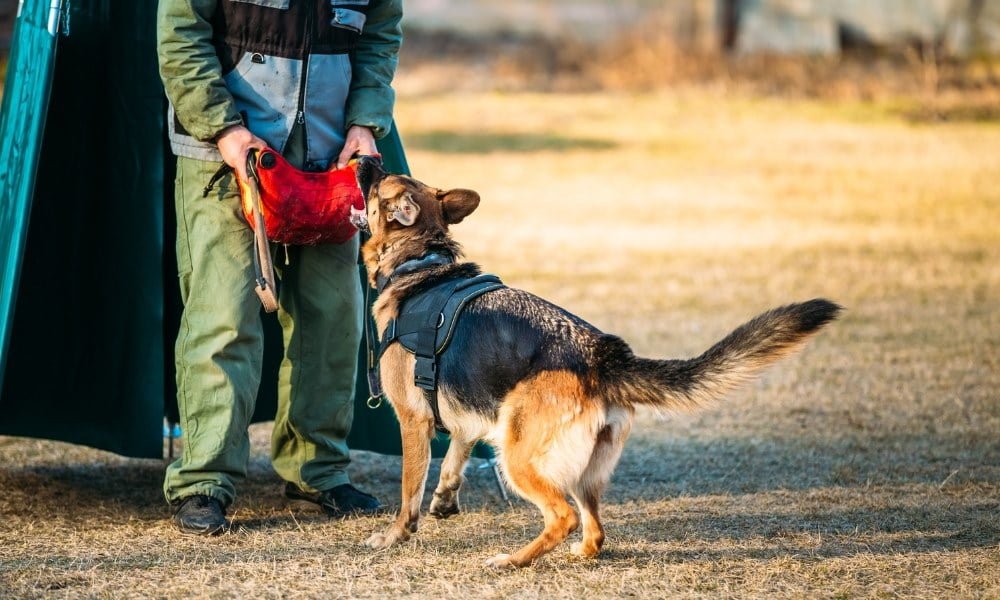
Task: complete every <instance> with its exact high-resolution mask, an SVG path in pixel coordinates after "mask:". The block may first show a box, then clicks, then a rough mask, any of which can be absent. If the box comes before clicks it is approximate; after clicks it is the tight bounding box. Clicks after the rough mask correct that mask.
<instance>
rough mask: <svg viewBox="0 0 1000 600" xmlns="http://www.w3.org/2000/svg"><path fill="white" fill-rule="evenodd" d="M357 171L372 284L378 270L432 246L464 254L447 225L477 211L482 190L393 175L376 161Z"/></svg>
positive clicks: (387, 270) (385, 272) (388, 268)
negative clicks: (439, 186) (440, 185)
mask: <svg viewBox="0 0 1000 600" xmlns="http://www.w3.org/2000/svg"><path fill="white" fill-rule="evenodd" d="M357 176H358V185H359V186H360V187H361V191H362V193H363V194H364V196H365V204H366V217H367V223H366V224H367V227H368V231H369V233H371V237H370V238H369V239H368V241H367V242H365V245H364V248H363V249H362V253H363V256H364V261H365V267H367V269H368V276H369V282H370V283H371V284H372V285H374V282H375V278H376V273H378V272H379V271H382V274H383V275H388V273H391V272H392V269H394V268H395V267H397V266H399V264H402V262H404V261H406V260H409V259H412V258H416V257H419V256H421V255H422V254H424V253H425V252H426V251H428V250H429V249H431V248H433V249H434V251H436V252H441V251H443V252H446V253H448V254H451V255H452V256H453V257H455V258H458V257H459V256H460V255H461V249H460V247H459V245H458V244H457V243H456V242H454V240H452V239H451V237H450V236H449V235H448V226H450V225H454V224H455V223H460V222H461V221H462V220H463V219H465V217H467V216H469V215H470V214H471V213H472V211H474V210H476V208H477V207H478V206H479V194H477V193H476V192H474V191H472V190H465V189H454V190H440V189H437V188H433V187H431V186H429V185H425V184H423V183H421V182H419V181H417V180H416V179H413V178H412V177H406V176H402V175H390V174H388V173H386V172H385V171H384V170H383V169H382V167H381V165H380V164H379V163H378V162H377V161H371V162H369V163H367V164H365V163H362V164H361V165H360V166H359V168H358V172H357Z"/></svg>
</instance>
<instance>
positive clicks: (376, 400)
mask: <svg viewBox="0 0 1000 600" xmlns="http://www.w3.org/2000/svg"><path fill="white" fill-rule="evenodd" d="M365 404H366V405H367V406H368V408H370V409H372V410H375V409H376V408H378V407H380V406H382V396H381V395H378V396H368V401H367V402H365Z"/></svg>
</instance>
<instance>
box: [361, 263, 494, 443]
mask: <svg viewBox="0 0 1000 600" xmlns="http://www.w3.org/2000/svg"><path fill="white" fill-rule="evenodd" d="M452 262H453V261H452V260H451V259H449V258H446V257H444V256H441V255H439V254H429V255H426V256H423V257H421V258H418V259H415V260H411V261H407V262H405V263H403V264H402V265H401V266H400V267H399V268H397V269H396V270H395V271H393V273H392V275H390V276H389V277H387V278H386V277H382V276H379V277H378V282H377V283H378V291H379V292H381V291H382V290H383V289H384V288H385V286H387V285H389V283H391V282H392V281H394V280H395V279H396V278H397V277H399V276H401V275H406V274H409V273H414V272H416V271H419V270H421V269H425V268H429V267H436V266H442V265H446V264H451V263H452ZM503 287H505V286H504V284H503V282H502V281H500V278H499V277H497V276H496V275H479V276H478V277H472V278H469V277H454V278H451V279H445V280H442V281H440V282H438V283H436V284H434V286H432V287H430V288H427V289H426V290H423V291H421V292H419V293H417V294H415V295H413V296H410V297H409V298H407V299H406V300H404V301H403V303H402V304H401V305H400V307H399V314H398V316H397V317H396V318H395V319H393V320H391V321H389V323H388V324H387V325H386V328H385V332H384V333H383V336H382V340H381V341H379V342H378V343H377V344H376V343H375V332H374V331H373V330H372V328H371V327H368V336H367V337H368V386H369V388H370V391H371V398H370V399H369V402H371V401H372V400H373V399H377V398H379V397H381V396H382V394H383V392H382V383H381V379H380V377H379V370H378V369H379V361H380V359H381V358H382V355H383V354H384V353H385V351H386V349H388V348H389V346H391V345H392V344H393V343H395V342H399V343H400V344H401V345H402V346H403V348H404V349H405V350H406V351H407V352H409V353H411V354H414V355H415V356H416V366H415V368H414V372H413V383H414V384H415V385H416V386H417V387H419V388H421V389H424V390H426V394H425V395H426V396H427V399H428V401H429V402H430V405H431V411H433V413H434V428H435V429H437V430H438V431H441V432H443V433H448V429H447V428H445V426H444V424H443V423H442V421H441V413H440V411H439V410H438V397H437V377H438V356H440V355H441V354H442V353H443V352H444V351H445V350H447V348H448V344H449V343H450V342H451V338H452V335H453V334H454V333H455V326H456V324H457V323H458V317H459V316H460V315H461V314H462V310H463V309H464V308H465V306H466V305H467V304H468V303H469V302H470V301H472V300H473V299H474V298H477V297H479V296H481V295H483V294H486V293H488V292H492V291H494V290H498V289H500V288H503ZM366 323H367V322H366ZM376 348H377V350H376Z"/></svg>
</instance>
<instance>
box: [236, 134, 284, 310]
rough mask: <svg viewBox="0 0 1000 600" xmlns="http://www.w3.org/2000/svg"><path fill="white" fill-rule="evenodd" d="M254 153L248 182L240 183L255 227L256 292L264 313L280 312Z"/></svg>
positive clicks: (254, 265)
mask: <svg viewBox="0 0 1000 600" xmlns="http://www.w3.org/2000/svg"><path fill="white" fill-rule="evenodd" d="M253 162H254V152H253V151H251V152H250V154H249V155H248V156H247V181H246V182H240V191H241V194H240V195H241V196H242V198H243V206H244V207H247V206H248V205H249V208H250V219H252V220H251V221H250V222H251V223H253V224H254V227H253V270H254V283H255V284H256V285H255V286H254V291H255V292H257V297H258V298H260V303H261V304H263V305H264V311H266V312H269V313H271V312H274V311H276V310H278V294H277V290H276V289H275V287H274V281H275V280H274V263H273V262H272V260H271V246H270V244H268V242H267V233H266V231H267V227H266V226H265V224H264V212H263V209H262V207H261V202H260V188H259V186H258V185H257V173H256V169H255V168H254V165H253V164H252V163H253Z"/></svg>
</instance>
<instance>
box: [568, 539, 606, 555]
mask: <svg viewBox="0 0 1000 600" xmlns="http://www.w3.org/2000/svg"><path fill="white" fill-rule="evenodd" d="M569 551H570V553H571V554H573V555H575V556H580V557H582V558H594V557H595V556H597V555H598V553H600V551H601V550H600V548H598V547H597V546H595V545H594V544H593V543H589V544H588V543H587V542H573V543H572V544H571V545H570V547H569Z"/></svg>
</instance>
